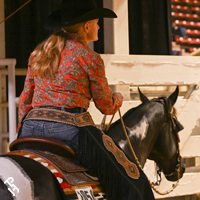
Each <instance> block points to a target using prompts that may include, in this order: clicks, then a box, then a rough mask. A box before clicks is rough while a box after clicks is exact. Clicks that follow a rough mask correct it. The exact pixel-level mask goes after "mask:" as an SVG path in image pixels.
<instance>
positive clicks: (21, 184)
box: [0, 157, 34, 200]
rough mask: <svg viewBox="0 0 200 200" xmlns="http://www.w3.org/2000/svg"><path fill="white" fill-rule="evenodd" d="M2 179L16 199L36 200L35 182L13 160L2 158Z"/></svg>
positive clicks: (0, 176)
mask: <svg viewBox="0 0 200 200" xmlns="http://www.w3.org/2000/svg"><path fill="white" fill-rule="evenodd" d="M0 179H1V180H2V181H3V182H4V184H5V185H6V186H7V188H8V190H9V191H10V192H11V194H12V196H13V198H14V199H20V200H27V199H26V197H27V196H28V197H30V198H29V200H34V185H33V181H32V180H31V179H30V178H29V177H28V175H27V174H26V173H25V172H24V170H23V169H22V168H21V167H20V166H19V164H18V163H17V162H15V161H14V160H13V159H11V158H7V157H0Z"/></svg>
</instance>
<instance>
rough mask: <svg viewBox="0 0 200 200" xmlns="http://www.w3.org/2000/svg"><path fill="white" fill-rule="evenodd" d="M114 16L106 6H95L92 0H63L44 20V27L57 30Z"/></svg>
mask: <svg viewBox="0 0 200 200" xmlns="http://www.w3.org/2000/svg"><path fill="white" fill-rule="evenodd" d="M103 17H108V18H116V17H117V15H116V14H115V13H114V12H113V11H112V10H110V9H108V8H97V6H96V4H95V2H94V0H63V1H62V3H61V6H60V9H58V10H56V11H54V12H53V13H51V14H50V15H49V16H48V17H47V19H46V20H45V22H44V29H46V30H59V29H60V28H62V27H65V26H71V25H74V24H78V23H81V22H86V21H89V20H93V19H98V18H103Z"/></svg>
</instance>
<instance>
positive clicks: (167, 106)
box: [109, 97, 176, 131]
mask: <svg viewBox="0 0 200 200" xmlns="http://www.w3.org/2000/svg"><path fill="white" fill-rule="evenodd" d="M155 102H158V103H162V104H163V105H164V108H165V111H166V112H167V113H169V109H170V107H171V105H170V102H169V101H168V98H167V97H159V98H154V99H151V100H149V101H147V102H145V103H141V104H140V105H138V106H136V107H133V108H131V109H129V110H128V111H127V112H126V113H125V114H124V115H123V117H122V118H123V119H126V118H127V117H129V116H130V115H135V119H136V118H137V116H138V113H141V112H144V111H145V110H147V109H148V108H149V107H150V106H151V105H152V103H155ZM172 112H173V114H174V115H176V109H175V108H173V110H172ZM138 120H139V119H138ZM120 123H121V120H120V119H118V120H117V121H116V122H114V123H113V124H112V125H111V126H110V129H109V131H110V130H112V128H113V127H116V126H117V125H119V124H120Z"/></svg>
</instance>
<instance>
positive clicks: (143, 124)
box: [0, 87, 185, 200]
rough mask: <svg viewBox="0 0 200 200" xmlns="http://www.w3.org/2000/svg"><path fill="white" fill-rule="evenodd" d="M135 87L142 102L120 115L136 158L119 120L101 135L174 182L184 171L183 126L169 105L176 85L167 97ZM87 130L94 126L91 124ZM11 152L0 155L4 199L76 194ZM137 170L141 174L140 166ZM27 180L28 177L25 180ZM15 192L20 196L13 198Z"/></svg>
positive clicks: (0, 186) (58, 198)
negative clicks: (150, 162) (151, 96)
mask: <svg viewBox="0 0 200 200" xmlns="http://www.w3.org/2000/svg"><path fill="white" fill-rule="evenodd" d="M138 90H139V97H140V100H141V102H142V104H140V105H139V106H137V107H135V108H132V109H130V110H129V111H127V112H126V113H125V114H124V116H123V117H122V118H123V122H124V125H125V127H126V131H127V133H128V136H129V139H130V142H131V145H132V147H133V149H134V152H135V155H136V157H135V156H133V153H132V151H131V150H130V146H129V144H128V142H127V138H126V137H125V135H124V129H123V126H122V123H121V121H120V119H119V120H117V121H116V122H114V123H113V124H111V126H110V128H109V129H108V130H107V131H106V132H105V134H106V135H107V136H109V137H111V138H112V139H113V140H114V141H115V143H116V144H117V145H118V146H119V147H120V148H121V149H122V150H123V152H125V154H126V155H127V157H128V158H129V159H130V160H131V161H132V162H133V163H136V164H137V162H136V161H137V159H138V161H139V163H140V165H141V167H143V166H144V164H145V162H146V160H147V159H150V160H154V161H155V162H156V163H157V165H158V166H159V167H160V169H161V170H162V171H163V173H164V174H165V176H166V178H167V179H168V180H169V181H176V180H178V179H180V178H181V177H182V176H183V173H184V170H185V166H184V163H183V162H182V160H181V156H180V151H179V145H178V143H179V138H178V132H179V131H180V130H181V129H182V128H183V127H182V125H181V124H180V122H179V121H178V120H177V118H176V113H175V109H174V107H173V106H174V104H175V102H176V100H177V97H178V92H179V90H178V87H177V88H176V90H175V91H174V92H173V93H172V94H171V95H170V96H169V97H168V98H166V97H162V98H155V99H153V100H149V99H148V98H147V97H146V96H145V95H144V94H143V93H142V92H141V91H140V89H138ZM90 130H95V129H94V127H93V128H92V129H90ZM11 154H12V151H11V153H10V154H9V153H8V154H5V155H2V156H0V197H4V198H3V199H4V200H10V199H20V200H23V199H30V200H32V199H48V200H54V199H56V200H64V199H77V197H76V198H75V197H74V196H73V197H72V196H70V195H65V194H64V192H63V190H62V188H61V186H60V184H59V182H58V178H56V177H55V176H54V175H55V174H54V175H53V174H52V172H50V171H49V170H48V169H47V168H46V167H45V166H43V165H41V163H38V162H36V161H35V160H31V159H29V158H27V157H22V156H18V155H15V154H14V155H11ZM11 161H12V162H11ZM13 161H14V162H13ZM98 164H99V163H98ZM15 165H16V166H15ZM1 169H4V173H6V172H7V169H8V170H9V172H8V173H10V174H9V178H10V180H5V179H3V178H2V177H3V175H2V171H1ZM11 172H12V173H11ZM24 172H25V173H24ZM140 173H142V170H141V169H140ZM18 175H19V176H18ZM9 178H8V179H9ZM20 178H22V179H24V182H23V183H26V187H25V189H23V187H24V185H20V181H18V179H20ZM27 180H30V181H29V183H28V181H27ZM47 180H48V181H47ZM136 183H137V182H136ZM17 189H18V190H17ZM13 193H14V194H13ZM19 194H20V195H19ZM17 195H18V196H20V198H16V197H17ZM99 195H100V196H101V194H99ZM13 196H16V197H13ZM79 198H80V199H81V198H82V199H88V200H89V199H94V196H93V195H89V194H88V193H84V195H83V196H81V197H79ZM95 198H96V199H101V198H100V197H99V198H97V197H95ZM104 198H105V197H103V198H102V199H104Z"/></svg>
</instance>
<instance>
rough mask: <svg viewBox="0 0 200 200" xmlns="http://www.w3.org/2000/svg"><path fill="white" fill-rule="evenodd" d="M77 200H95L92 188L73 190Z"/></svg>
mask: <svg viewBox="0 0 200 200" xmlns="http://www.w3.org/2000/svg"><path fill="white" fill-rule="evenodd" d="M75 191H76V194H77V197H78V200H95V197H94V194H93V192H92V187H90V186H89V187H81V188H76V189H75Z"/></svg>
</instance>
